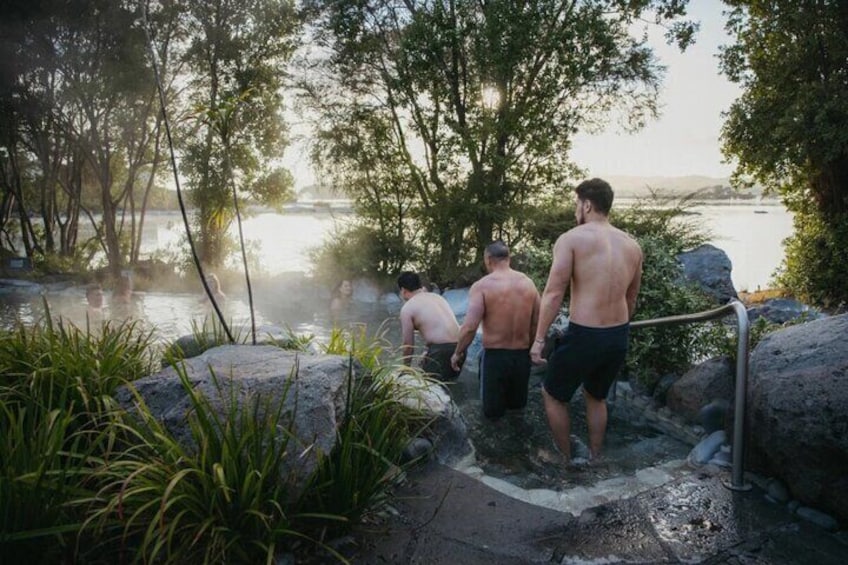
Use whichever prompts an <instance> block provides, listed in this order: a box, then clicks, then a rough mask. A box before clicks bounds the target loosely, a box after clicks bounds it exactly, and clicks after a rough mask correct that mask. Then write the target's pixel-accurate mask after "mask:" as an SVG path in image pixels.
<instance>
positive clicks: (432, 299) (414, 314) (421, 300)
mask: <svg viewBox="0 0 848 565" xmlns="http://www.w3.org/2000/svg"><path fill="white" fill-rule="evenodd" d="M397 284H398V288H399V289H400V296H401V298H403V300H404V302H405V303H404V305H403V307H402V308H401V309H400V328H401V333H402V334H403V362H404V363H406V364H407V365H409V364H410V363H411V361H412V352H413V348H414V346H415V330H418V332H419V333H420V334H421V337H422V338H423V339H424V342H425V343H426V344H427V351H426V352H425V354H424V361H423V363H422V364H421V368H422V369H423V370H424V372H426V373H430V374H433V375H435V376H436V378H438V379H439V380H442V381H451V380H453V379H455V378H456V376H457V375H458V374H459V371H455V370H454V369H453V368H452V367H451V364H450V355H451V353H453V351H454V347H456V340H457V335H458V334H459V323H458V322H457V321H456V316H454V313H453V310H451V307H450V305H449V304H448V301H447V300H445V299H444V298H442V297H441V296H440V295H438V294H435V293H433V292H428V291H427V289H425V288H423V287H422V286H421V278H420V277H419V276H418V274H416V273H413V272H411V271H404V272H403V273H401V274H400V276H399V277H398V280H397Z"/></svg>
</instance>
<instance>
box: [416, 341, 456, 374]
mask: <svg viewBox="0 0 848 565" xmlns="http://www.w3.org/2000/svg"><path fill="white" fill-rule="evenodd" d="M455 350H456V343H432V344H430V345H428V346H427V351H426V352H424V359H423V360H422V361H421V370H422V371H424V372H425V373H428V374H430V376H433V377H435V378H437V379H439V380H440V381H452V380H455V379H456V377H457V376H458V375H459V372H458V371H454V370H453V367H451V361H450V360H451V355H453V352H454V351H455Z"/></svg>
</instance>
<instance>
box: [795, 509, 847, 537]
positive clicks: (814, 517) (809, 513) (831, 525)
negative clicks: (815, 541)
mask: <svg viewBox="0 0 848 565" xmlns="http://www.w3.org/2000/svg"><path fill="white" fill-rule="evenodd" d="M797 514H798V516H800V517H801V518H803V519H804V520H807V521H808V522H812V523H813V524H816V525H818V526H821V527H822V528H824V529H825V530H828V531H830V532H835V531H836V530H837V528H838V527H839V524H838V523H837V522H836V520H835V519H834V518H833V517H832V516H830V515H829V514H825V513H824V512H819V511H818V510H814V509H813V508H808V507H806V506H801V507H799V508H798V511H797Z"/></svg>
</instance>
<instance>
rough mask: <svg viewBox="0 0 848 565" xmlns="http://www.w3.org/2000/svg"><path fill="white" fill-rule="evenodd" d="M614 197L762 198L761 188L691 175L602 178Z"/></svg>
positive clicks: (615, 176) (727, 180)
mask: <svg viewBox="0 0 848 565" xmlns="http://www.w3.org/2000/svg"><path fill="white" fill-rule="evenodd" d="M603 178H604V179H606V180H607V181H608V182H609V183H610V184H611V185H612V188H613V190H614V191H615V194H616V195H617V196H622V197H630V198H633V197H640V196H648V195H649V194H651V192H652V191H653V192H656V193H659V194H661V195H665V196H686V195H689V194H693V193H698V197H699V198H703V199H727V198H732V197H735V198H740V197H741V198H756V197H758V196H760V195H761V194H762V189H761V187H758V186H754V187H752V188H742V189H737V188H734V187H733V186H732V185H731V184H730V178H729V177H708V176H703V175H688V176H681V177H660V176H656V177H639V176H624V175H610V176H607V177H603Z"/></svg>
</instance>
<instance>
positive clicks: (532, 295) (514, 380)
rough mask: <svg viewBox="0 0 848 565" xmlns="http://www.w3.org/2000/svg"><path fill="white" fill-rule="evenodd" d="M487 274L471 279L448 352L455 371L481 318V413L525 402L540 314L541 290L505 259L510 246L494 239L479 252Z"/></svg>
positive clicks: (491, 413)
mask: <svg viewBox="0 0 848 565" xmlns="http://www.w3.org/2000/svg"><path fill="white" fill-rule="evenodd" d="M483 261H484V262H485V263H486V270H487V271H488V273H489V274H488V275H486V276H485V277H483V278H482V279H480V280H479V281H477V282H476V283H474V284H473V285H471V291H470V293H469V296H468V312H467V313H466V315H465V321H464V323H463V324H462V327H461V328H460V330H459V343H457V345H456V351H455V352H454V354H453V356H452V357H451V365H452V366H453V368H454V369H456V370H457V371H458V370H459V369H460V366H461V365H462V362H463V360H464V358H465V351H466V350H467V349H468V346H469V345H470V344H471V341H472V340H473V339H474V334H476V333H477V326H479V325H480V323H481V322H482V323H483V355H482V357H481V358H480V400H481V401H482V403H483V414H484V415H485V416H487V417H489V418H498V417H500V416H503V414H504V412H505V411H506V409H507V408H524V406H525V405H526V404H527V385H528V382H529V379H530V351H529V350H530V344H531V343H532V342H533V336H534V335H535V328H536V320H537V318H538V315H539V292H538V291H537V290H536V285H534V284H533V281H532V280H530V277H528V276H527V275H525V274H524V273H520V272H518V271H514V270H513V269H512V268H511V267H510V265H509V247H507V246H506V244H505V243H504V242H502V241H496V242H494V243H491V244H489V245H488V246H487V247H486V251H485V252H484V254H483Z"/></svg>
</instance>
